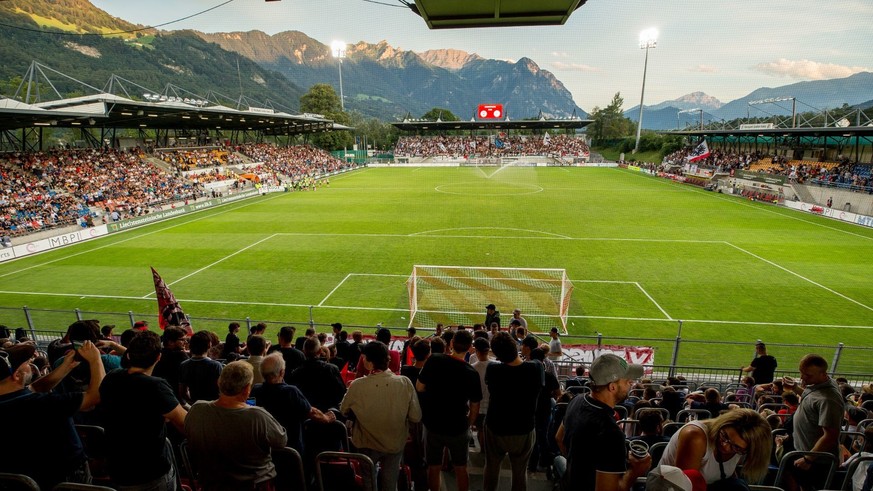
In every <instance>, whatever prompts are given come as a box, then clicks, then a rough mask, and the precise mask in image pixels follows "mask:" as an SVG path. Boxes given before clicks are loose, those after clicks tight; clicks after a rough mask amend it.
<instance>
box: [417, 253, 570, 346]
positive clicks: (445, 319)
mask: <svg viewBox="0 0 873 491" xmlns="http://www.w3.org/2000/svg"><path fill="white" fill-rule="evenodd" d="M406 286H407V291H408V295H409V314H410V315H409V326H410V327H434V326H436V325H437V324H438V323H441V324H444V325H457V324H464V325H466V326H470V325H472V324H476V323H482V322H484V320H485V306H486V305H488V304H492V303H493V304H494V305H495V306H497V309H498V310H499V311H500V312H501V327H503V328H505V327H507V326H508V324H509V320H510V318H511V317H512V311H513V309H519V310H521V312H522V317H524V318H525V319H526V320H527V322H528V328H529V330H530V331H532V332H547V331H548V330H549V329H551V328H552V327H559V328H560V329H561V330H562V331H563V332H565V333H566V332H567V314H568V311H569V309H570V297H571V294H572V293H573V283H572V282H570V280H569V278H568V277H567V271H566V270H564V269H557V268H494V267H469V266H431V265H415V266H413V268H412V274H410V276H409V279H408V280H407V283H406Z"/></svg>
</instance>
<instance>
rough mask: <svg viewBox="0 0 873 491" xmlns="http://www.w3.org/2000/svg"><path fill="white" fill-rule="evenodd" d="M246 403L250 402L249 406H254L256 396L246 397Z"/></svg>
mask: <svg viewBox="0 0 873 491" xmlns="http://www.w3.org/2000/svg"><path fill="white" fill-rule="evenodd" d="M246 404H248V405H249V406H254V405H255V398H254V397H251V398H249V399H246Z"/></svg>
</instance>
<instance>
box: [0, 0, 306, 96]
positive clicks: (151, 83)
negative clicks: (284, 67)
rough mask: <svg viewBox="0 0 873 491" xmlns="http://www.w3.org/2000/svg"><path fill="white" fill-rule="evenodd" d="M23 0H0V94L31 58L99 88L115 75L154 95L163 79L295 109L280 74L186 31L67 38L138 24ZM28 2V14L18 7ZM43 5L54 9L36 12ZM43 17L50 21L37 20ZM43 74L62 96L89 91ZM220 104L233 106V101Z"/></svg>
mask: <svg viewBox="0 0 873 491" xmlns="http://www.w3.org/2000/svg"><path fill="white" fill-rule="evenodd" d="M24 4H25V2H20V1H10V2H0V23H2V24H5V25H6V26H4V27H3V28H2V29H0V60H3V63H2V64H0V95H4V96H7V97H9V96H12V95H13V93H14V92H15V90H16V88H17V87H18V85H19V83H20V81H21V78H22V76H23V75H24V74H25V73H26V71H27V68H28V67H29V66H30V63H31V62H32V61H34V60H36V61H39V62H40V63H42V64H44V65H47V66H49V67H51V68H53V69H55V70H58V71H60V72H62V73H65V74H67V75H69V76H70V77H73V78H76V79H78V80H81V81H83V82H85V83H87V84H89V85H92V86H94V87H97V88H102V87H103V86H104V85H105V84H106V82H107V80H108V79H109V77H110V76H111V75H112V74H116V75H119V76H121V77H124V78H126V79H128V80H132V81H134V82H136V83H138V84H140V85H142V86H144V87H146V88H148V89H149V90H150V91H152V92H161V91H162V90H163V88H164V87H166V85H167V84H174V85H177V86H180V87H183V88H184V89H186V90H188V91H191V92H193V93H195V94H198V95H200V96H205V95H206V93H207V92H209V91H215V92H218V93H221V94H224V95H226V96H228V98H230V99H232V100H234V101H235V100H237V99H238V98H239V95H240V86H242V92H243V94H245V95H246V96H247V97H249V98H251V99H254V100H257V101H265V100H267V99H269V100H271V101H273V102H277V103H279V104H282V105H283V106H286V107H288V108H290V109H292V110H296V109H297V108H298V107H299V99H300V96H301V95H302V94H303V92H304V91H303V90H302V89H301V88H300V87H298V86H297V85H295V84H294V83H292V82H290V81H289V80H288V79H287V78H285V77H284V76H283V75H281V74H279V73H277V72H275V71H272V70H269V69H266V68H262V67H260V66H259V65H257V64H256V63H254V62H252V61H250V60H249V59H247V58H245V57H242V56H240V55H238V54H236V53H231V52H229V51H226V50H224V49H222V48H220V47H219V46H218V45H216V44H213V43H209V42H206V41H204V40H203V39H201V38H200V37H198V36H196V35H194V34H193V33H191V32H190V31H171V32H165V31H160V32H156V33H154V34H142V33H140V34H139V35H131V36H129V37H124V38H121V37H118V36H94V35H69V33H71V32H79V33H81V32H97V31H101V32H115V31H117V30H119V29H121V30H125V29H127V30H129V29H131V28H135V27H136V26H134V25H133V24H129V23H126V22H124V21H122V20H119V19H115V18H114V17H111V16H109V15H108V14H106V13H105V12H103V11H101V10H99V9H97V8H95V7H93V6H92V5H91V4H90V3H88V2H86V1H84V0H59V1H57V2H48V1H44V0H36V1H32V2H26V4H27V5H24ZM43 4H44V5H43ZM76 5H81V6H83V7H82V11H81V12H78V13H77V16H76V15H73V14H72V13H70V12H69V10H71V9H73V7H74V6H76ZM27 6H29V7H30V11H24V7H27ZM86 6H87V8H86ZM43 7H56V10H41V9H42V8H43ZM61 7H64V8H61ZM53 12H54V13H53ZM45 19H49V20H51V21H52V22H54V23H55V25H48V24H41V23H42V22H44V21H45ZM45 22H47V21H45ZM8 26H11V27H8ZM33 30H38V31H39V32H34V31H33ZM237 64H239V71H237V70H238V69H237ZM238 74H239V75H238ZM49 76H50V77H51V80H52V83H53V84H54V85H55V87H57V89H58V90H59V91H60V92H61V94H62V95H63V96H65V97H66V96H74V95H82V94H83V93H88V92H89V91H88V90H87V89H86V88H84V87H82V86H81V85H79V84H77V83H75V82H74V81H71V80H68V79H66V78H64V77H61V76H59V75H55V76H53V75H49ZM131 90H133V91H134V93H131V94H130V95H131V96H135V95H138V96H141V95H142V94H141V92H142V90H141V89H136V88H131ZM170 95H173V94H170ZM45 96H48V94H43V97H45ZM30 102H33V101H30ZM224 104H226V105H231V106H232V105H234V103H233V102H232V101H225V102H224Z"/></svg>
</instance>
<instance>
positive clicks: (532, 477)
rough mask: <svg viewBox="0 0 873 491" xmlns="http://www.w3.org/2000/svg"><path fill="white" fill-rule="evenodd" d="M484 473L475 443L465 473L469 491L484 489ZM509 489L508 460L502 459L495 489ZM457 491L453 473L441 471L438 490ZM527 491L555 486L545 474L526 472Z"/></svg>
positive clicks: (509, 470) (537, 490)
mask: <svg viewBox="0 0 873 491" xmlns="http://www.w3.org/2000/svg"><path fill="white" fill-rule="evenodd" d="M484 472H485V454H483V453H482V452H481V451H480V449H479V445H478V442H477V444H476V448H475V449H474V448H472V447H471V448H470V461H469V464H468V465H467V473H468V474H469V477H470V491H482V490H483V489H484ZM511 487H512V471H511V469H510V467H509V459H508V458H504V459H503V463H502V464H501V466H500V482H499V483H498V484H497V489H510V488H511ZM457 489H458V486H457V484H456V483H455V473H454V472H453V471H443V472H442V479H441V481H440V490H441V491H457ZM527 489H528V491H553V490H554V489H555V486H554V483H553V482H552V481H551V480H549V478H548V477H547V476H546V473H545V472H528V473H527Z"/></svg>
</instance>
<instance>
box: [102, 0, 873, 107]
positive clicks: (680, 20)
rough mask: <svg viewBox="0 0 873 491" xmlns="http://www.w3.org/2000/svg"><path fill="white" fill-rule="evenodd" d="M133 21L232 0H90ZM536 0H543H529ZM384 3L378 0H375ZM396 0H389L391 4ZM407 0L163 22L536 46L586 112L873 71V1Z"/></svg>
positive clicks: (297, 0)
mask: <svg viewBox="0 0 873 491" xmlns="http://www.w3.org/2000/svg"><path fill="white" fill-rule="evenodd" d="M91 1H92V3H94V4H95V5H96V6H97V7H99V8H101V9H103V10H105V11H107V12H109V13H110V14H112V15H115V16H117V17H121V18H123V19H125V20H127V21H130V22H134V23H138V24H145V25H155V24H159V23H163V22H167V21H171V20H174V19H178V18H181V17H184V16H186V15H189V14H193V13H195V12H198V11H200V10H204V9H207V8H209V7H213V6H215V5H218V4H220V3H222V2H223V1H225V0H186V1H185V2H179V1H178V0H149V1H148V2H136V1H131V0H91ZM532 1H535V0H532ZM378 2H381V3H378ZM386 4H387V5H386ZM396 5H399V2H398V0H372V1H367V0H281V1H271V2H265V1H263V0H233V1H232V2H231V3H229V4H227V5H224V6H222V7H219V8H217V9H215V10H212V11H211V12H208V13H206V14H203V15H200V16H196V17H193V18H191V19H188V20H185V21H182V22H179V23H176V24H173V25H171V26H167V27H165V29H197V30H200V31H204V32H228V31H249V30H260V31H264V32H266V33H268V34H275V33H277V32H281V31H289V30H296V31H301V32H303V33H305V34H307V35H308V36H310V37H312V38H314V39H316V40H318V41H320V42H322V43H324V44H330V42H331V41H333V40H343V41H345V42H347V43H349V44H352V43H357V42H359V41H364V42H368V43H377V42H379V41H383V40H384V41H386V42H387V43H388V44H390V45H391V46H393V47H395V48H398V49H402V50H411V51H416V52H421V51H426V50H431V49H457V50H461V51H466V52H468V53H476V54H478V55H480V56H482V57H485V58H493V59H501V60H510V61H516V60H518V59H519V58H522V57H527V58H530V59H532V60H534V62H536V63H537V64H538V65H539V66H540V68H542V69H544V70H548V71H550V72H552V73H553V74H554V75H555V76H556V77H557V78H558V80H560V81H561V82H562V83H563V84H564V86H565V87H566V88H567V89H568V90H569V91H570V92H571V93H572V94H573V99H574V100H575V102H576V104H577V105H578V106H579V107H581V108H582V109H584V110H586V111H589V112H590V111H591V110H592V109H593V108H594V107H595V106H597V107H604V106H606V105H608V104H609V103H610V101H611V100H612V98H613V96H614V95H615V94H616V93H617V92H620V93H621V96H622V97H623V98H624V101H625V102H624V108H625V109H629V108H631V107H633V106H635V105H637V104H638V103H639V100H640V91H641V87H642V77H643V65H644V59H645V50H642V49H640V48H639V34H640V32H641V31H643V30H645V29H648V28H655V29H657V30H658V32H659V35H658V42H657V47H656V48H654V49H651V50H650V51H649V60H648V69H647V75H646V93H645V104H646V105H652V104H657V103H660V102H663V101H667V100H673V99H676V98H679V97H681V96H683V95H686V94H689V93H691V92H697V91H701V92H704V93H706V94H708V95H710V96H713V97H715V98H717V99H719V100H721V101H722V102H725V103H726V102H729V101H731V100H734V99H737V98H740V97H743V96H745V95H747V94H748V93H750V92H752V91H753V90H755V89H757V88H759V87H778V86H781V85H787V84H791V83H795V82H800V81H807V80H822V79H831V78H843V77H847V76H849V75H852V74H854V73H858V72H862V71H873V24H871V19H873V0H828V1H827V2H823V1H821V0H792V1H787V0H730V1H723V0H684V1H680V0H588V2H587V3H586V4H585V5H583V6H582V7H581V8H579V9H578V10H576V12H574V13H573V15H572V16H571V17H570V19H569V20H568V21H567V23H565V24H564V25H562V26H539V27H512V28H479V29H451V30H430V29H428V28H427V25H426V24H425V23H424V21H423V20H422V19H421V18H420V17H418V16H416V15H415V14H414V13H412V12H411V11H410V10H409V9H407V8H405V7H398V6H396Z"/></svg>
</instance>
